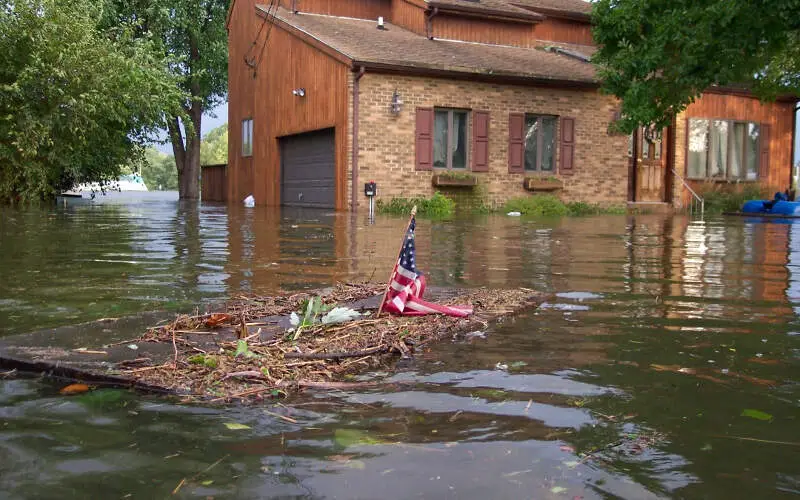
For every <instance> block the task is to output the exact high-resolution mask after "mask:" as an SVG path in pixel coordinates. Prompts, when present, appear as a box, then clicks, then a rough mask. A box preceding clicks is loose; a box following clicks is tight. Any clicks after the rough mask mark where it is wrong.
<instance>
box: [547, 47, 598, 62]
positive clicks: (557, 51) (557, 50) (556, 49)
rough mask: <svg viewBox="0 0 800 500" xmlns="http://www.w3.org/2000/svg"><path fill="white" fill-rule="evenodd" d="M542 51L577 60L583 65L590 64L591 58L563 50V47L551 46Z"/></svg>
mask: <svg viewBox="0 0 800 500" xmlns="http://www.w3.org/2000/svg"><path fill="white" fill-rule="evenodd" d="M544 50H545V51H546V52H553V53H554V54H561V55H562V56H567V57H571V58H573V59H577V60H579V61H582V62H585V63H588V62H591V60H592V58H591V57H589V56H587V55H586V54H581V53H580V52H575V51H574V50H569V49H565V48H563V47H555V46H553V45H551V46H548V47H545V48H544Z"/></svg>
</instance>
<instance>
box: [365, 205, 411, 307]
mask: <svg viewBox="0 0 800 500" xmlns="http://www.w3.org/2000/svg"><path fill="white" fill-rule="evenodd" d="M416 215H417V206H416V205H414V208H412V209H411V217H409V218H408V225H407V226H406V230H405V231H403V241H402V242H401V243H400V250H398V251H397V255H400V252H402V251H403V245H405V244H406V235H407V234H408V228H409V227H411V221H412V220H414V216H416ZM395 271H397V261H395V263H394V267H393V268H392V273H391V274H390V275H389V281H388V282H387V283H386V288H384V289H383V297H382V298H381V306H380V307H379V308H378V314H376V315H375V317H376V318H377V317H378V316H380V315H381V313H382V312H383V304H385V303H386V294H388V293H389V287H390V286H392V278H393V277H394V273H395Z"/></svg>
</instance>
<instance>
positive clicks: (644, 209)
mask: <svg viewBox="0 0 800 500" xmlns="http://www.w3.org/2000/svg"><path fill="white" fill-rule="evenodd" d="M673 210H674V209H673V206H672V204H671V203H666V202H663V201H629V202H628V212H630V213H635V214H641V213H648V214H671V213H672V212H673Z"/></svg>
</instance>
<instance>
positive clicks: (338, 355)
mask: <svg viewBox="0 0 800 500" xmlns="http://www.w3.org/2000/svg"><path fill="white" fill-rule="evenodd" d="M389 349H391V348H390V347H389V346H386V345H379V346H377V347H370V348H369V349H364V350H363V351H349V352H329V353H319V354H308V353H303V352H287V353H286V354H284V355H283V357H284V358H287V359H290V358H291V359H342V358H361V357H364V356H370V355H372V354H378V353H383V352H387V351H389Z"/></svg>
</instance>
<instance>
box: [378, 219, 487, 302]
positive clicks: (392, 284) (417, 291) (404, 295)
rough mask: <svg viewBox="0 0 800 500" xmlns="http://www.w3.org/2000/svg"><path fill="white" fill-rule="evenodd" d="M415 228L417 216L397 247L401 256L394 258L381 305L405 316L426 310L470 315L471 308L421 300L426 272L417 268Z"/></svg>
mask: <svg viewBox="0 0 800 500" xmlns="http://www.w3.org/2000/svg"><path fill="white" fill-rule="evenodd" d="M415 228H416V219H415V218H414V217H412V218H411V223H410V224H409V225H408V231H407V232H406V236H405V240H404V242H403V248H402V249H401V250H400V257H399V258H398V259H397V264H395V268H394V272H393V273H392V277H391V278H390V281H389V289H388V291H387V292H386V299H385V302H384V306H383V307H384V309H385V310H387V311H389V312H390V313H394V314H402V315H405V316H422V315H425V314H447V315H448V316H458V317H465V316H469V315H470V314H472V308H469V307H454V306H442V305H439V304H432V303H430V302H427V301H425V300H422V295H423V294H424V293H425V276H423V274H422V273H421V272H419V271H417V265H416V259H417V257H416V250H415V248H414V229H415Z"/></svg>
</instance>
